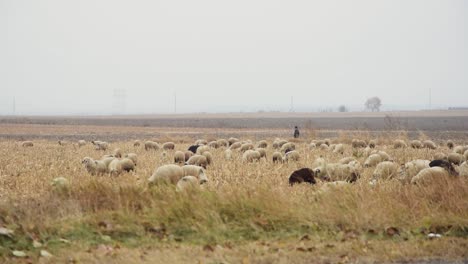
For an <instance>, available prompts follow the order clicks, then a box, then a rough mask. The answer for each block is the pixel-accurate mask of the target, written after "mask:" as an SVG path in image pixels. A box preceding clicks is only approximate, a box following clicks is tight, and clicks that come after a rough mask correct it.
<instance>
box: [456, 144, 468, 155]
mask: <svg viewBox="0 0 468 264" xmlns="http://www.w3.org/2000/svg"><path fill="white" fill-rule="evenodd" d="M467 150H468V146H456V147H455V148H453V152H455V153H458V154H462V155H463V154H464V153H465V151H467Z"/></svg>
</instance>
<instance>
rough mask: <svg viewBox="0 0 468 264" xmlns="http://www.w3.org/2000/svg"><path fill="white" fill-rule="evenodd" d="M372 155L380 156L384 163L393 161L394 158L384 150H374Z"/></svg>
mask: <svg viewBox="0 0 468 264" xmlns="http://www.w3.org/2000/svg"><path fill="white" fill-rule="evenodd" d="M371 154H378V155H379V156H380V157H381V158H382V161H390V160H392V158H390V155H388V154H387V152H385V151H382V150H374V151H372V152H371Z"/></svg>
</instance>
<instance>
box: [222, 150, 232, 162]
mask: <svg viewBox="0 0 468 264" xmlns="http://www.w3.org/2000/svg"><path fill="white" fill-rule="evenodd" d="M224 158H225V159H226V160H231V159H232V150H230V149H226V150H225V151H224Z"/></svg>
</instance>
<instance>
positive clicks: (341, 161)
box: [338, 157, 356, 164]
mask: <svg viewBox="0 0 468 264" xmlns="http://www.w3.org/2000/svg"><path fill="white" fill-rule="evenodd" d="M352 161H356V159H355V158H353V157H345V158H342V159H340V160H339V161H338V163H340V164H349V163H350V162H352Z"/></svg>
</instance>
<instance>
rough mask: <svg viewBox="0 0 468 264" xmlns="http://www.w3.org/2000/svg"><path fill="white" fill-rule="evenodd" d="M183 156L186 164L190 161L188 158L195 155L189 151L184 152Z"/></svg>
mask: <svg viewBox="0 0 468 264" xmlns="http://www.w3.org/2000/svg"><path fill="white" fill-rule="evenodd" d="M184 155H185V162H187V161H188V160H189V159H190V157H192V156H193V155H195V154H194V153H193V152H192V151H190V150H186V151H185V152H184Z"/></svg>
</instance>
